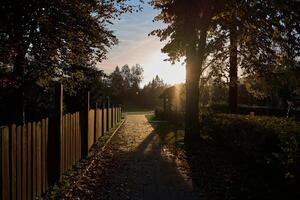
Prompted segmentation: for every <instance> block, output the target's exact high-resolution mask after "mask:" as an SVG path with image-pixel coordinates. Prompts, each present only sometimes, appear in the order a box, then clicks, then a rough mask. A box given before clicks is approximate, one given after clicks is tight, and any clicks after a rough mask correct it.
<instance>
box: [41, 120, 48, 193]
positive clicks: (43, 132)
mask: <svg viewBox="0 0 300 200" xmlns="http://www.w3.org/2000/svg"><path fill="white" fill-rule="evenodd" d="M41 136H42V145H41V149H42V194H44V193H45V192H46V154H47V153H46V120H45V119H42V135H41Z"/></svg>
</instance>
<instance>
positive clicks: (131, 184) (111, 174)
mask: <svg viewBox="0 0 300 200" xmlns="http://www.w3.org/2000/svg"><path fill="white" fill-rule="evenodd" d="M189 174H190V172H189V169H188V168H186V166H185V165H184V163H182V161H181V160H180V159H178V158H177V156H175V155H174V154H173V153H171V152H170V151H169V150H168V149H167V148H165V147H164V145H163V143H162V142H161V140H160V138H159V136H158V135H157V134H156V133H155V131H154V129H153V127H152V126H151V125H150V124H149V123H148V121H147V120H146V118H145V116H144V115H128V116H127V121H126V122H125V123H124V125H123V126H122V127H121V128H120V130H119V131H118V133H117V134H116V135H115V137H114V138H113V139H112V141H111V143H110V145H109V146H108V148H107V149H106V150H105V151H104V152H103V153H102V156H101V158H98V160H97V162H96V164H95V165H94V166H93V168H92V169H91V170H90V172H89V173H88V177H87V178H86V181H85V183H84V182H83V183H81V187H80V188H74V191H73V196H74V197H76V196H77V197H80V198H81V199H116V200H117V199H143V200H148V199H149V200H154V199H158V200H159V199H161V200H162V199H164V200H177V199H178V200H181V199H182V200H194V199H203V195H202V193H201V192H200V191H199V189H198V188H197V187H195V186H194V185H193V182H192V180H191V179H190V177H189Z"/></svg>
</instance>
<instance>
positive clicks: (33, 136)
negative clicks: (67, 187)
mask: <svg viewBox="0 0 300 200" xmlns="http://www.w3.org/2000/svg"><path fill="white" fill-rule="evenodd" d="M31 144H32V154H31V157H32V199H35V197H36V187H37V186H36V184H37V183H36V173H37V164H36V157H37V153H36V145H37V144H36V123H35V122H33V123H32V134H31Z"/></svg>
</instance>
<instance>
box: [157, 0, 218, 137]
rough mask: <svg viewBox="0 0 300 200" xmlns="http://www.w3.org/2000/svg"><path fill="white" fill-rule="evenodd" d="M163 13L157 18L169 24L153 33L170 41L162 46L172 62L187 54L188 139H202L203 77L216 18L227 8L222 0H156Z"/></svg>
mask: <svg viewBox="0 0 300 200" xmlns="http://www.w3.org/2000/svg"><path fill="white" fill-rule="evenodd" d="M152 5H153V6H154V8H156V9H159V10H160V11H161V13H160V14H159V15H158V16H157V17H156V18H155V19H156V20H161V21H163V22H164V23H167V24H168V25H169V26H168V27H167V28H165V29H160V30H156V31H154V32H152V34H155V35H157V36H158V37H160V38H161V40H168V39H170V40H169V42H168V43H167V44H166V45H165V47H164V48H163V49H162V51H163V52H165V53H167V54H168V55H169V58H170V60H171V61H173V62H174V61H176V60H179V58H180V57H183V56H185V57H186V122H185V126H186V127H185V129H186V131H185V139H186V140H193V139H194V138H199V79H200V75H201V74H202V72H203V71H202V70H203V67H204V62H205V60H206V58H207V56H208V48H207V47H208V46H209V45H208V41H207V36H208V31H209V30H210V29H212V28H214V27H212V25H213V24H212V20H213V18H214V17H215V16H216V15H217V14H218V13H219V10H220V9H221V8H222V7H223V1H218V0H210V1H207V0H191V1H188V2H187V1H184V0H158V1H157V0H155V1H152Z"/></svg>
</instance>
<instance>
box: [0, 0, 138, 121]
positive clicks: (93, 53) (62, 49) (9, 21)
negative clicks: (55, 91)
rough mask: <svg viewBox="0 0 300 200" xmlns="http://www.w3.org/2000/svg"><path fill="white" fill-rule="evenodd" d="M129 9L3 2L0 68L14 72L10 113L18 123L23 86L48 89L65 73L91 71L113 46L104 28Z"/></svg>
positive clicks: (86, 1) (121, 1)
mask: <svg viewBox="0 0 300 200" xmlns="http://www.w3.org/2000/svg"><path fill="white" fill-rule="evenodd" d="M130 10H132V7H130V6H127V5H126V0H108V1H106V0H100V1H97V0H91V1H90V0H83V1H71V0H65V1H61V0H53V1H42V0H27V1H18V0H4V2H1V7H0V26H1V28H0V44H1V48H0V68H3V67H9V68H10V69H11V71H12V76H13V77H12V79H13V80H14V82H15V85H14V87H15V88H16V92H15V94H16V96H14V97H12V100H13V101H14V104H15V105H16V106H15V108H16V110H15V111H13V113H16V117H17V118H18V119H19V121H20V122H22V121H23V120H24V117H20V116H22V115H23V111H24V87H25V85H26V84H27V83H32V82H38V81H40V82H43V85H42V86H45V85H47V84H48V85H49V83H50V82H51V81H52V80H53V78H61V77H65V76H70V74H66V72H67V70H68V69H69V68H72V67H73V66H82V67H85V68H89V67H94V66H95V64H96V63H97V62H99V61H101V60H102V59H104V58H105V55H106V53H107V49H108V48H109V47H111V46H112V45H114V44H116V43H117V39H116V37H115V36H114V35H113V32H112V31H111V30H109V29H108V28H107V24H109V23H111V20H112V19H114V18H116V17H118V16H119V15H120V14H122V13H124V12H126V11H130ZM70 71H72V70H69V71H68V72H70ZM46 80H47V81H46Z"/></svg>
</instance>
